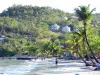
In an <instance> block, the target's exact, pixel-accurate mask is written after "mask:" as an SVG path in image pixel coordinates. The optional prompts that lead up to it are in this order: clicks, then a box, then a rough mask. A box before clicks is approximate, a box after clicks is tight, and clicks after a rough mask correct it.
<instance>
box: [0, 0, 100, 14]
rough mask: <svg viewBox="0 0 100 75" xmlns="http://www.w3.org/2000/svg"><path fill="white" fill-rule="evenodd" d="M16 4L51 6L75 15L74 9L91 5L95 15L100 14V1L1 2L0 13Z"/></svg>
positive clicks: (34, 0) (35, 0) (10, 0)
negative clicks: (94, 9)
mask: <svg viewBox="0 0 100 75" xmlns="http://www.w3.org/2000/svg"><path fill="white" fill-rule="evenodd" d="M14 4H17V5H18V4H22V5H32V6H50V7H52V8H57V9H61V10H63V11H65V12H70V13H74V9H75V8H77V7H78V6H80V5H86V6H87V5H89V4H90V9H93V8H96V11H95V12H94V13H100V3H99V0H1V1H0V13H1V12H2V11H3V10H6V9H7V8H8V7H10V6H12V5H14Z"/></svg>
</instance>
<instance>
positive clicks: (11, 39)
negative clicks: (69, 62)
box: [0, 5, 100, 56]
mask: <svg viewBox="0 0 100 75" xmlns="http://www.w3.org/2000/svg"><path fill="white" fill-rule="evenodd" d="M71 15H73V14H71V13H65V12H63V11H61V10H59V9H54V8H51V7H38V6H34V7H33V6H29V5H25V6H22V5H13V6H12V7H9V8H8V9H7V10H4V11H3V12H2V13H0V38H2V37H3V39H1V40H0V53H1V54H0V56H13V55H41V54H45V51H44V50H46V49H47V46H49V45H50V46H51V48H52V46H53V45H54V46H53V47H54V48H56V46H57V48H59V49H61V47H58V46H59V45H60V44H61V45H63V44H65V43H66V41H65V40H67V39H69V38H70V37H71V35H70V36H69V35H68V34H67V33H61V32H52V31H50V30H49V29H48V27H49V26H50V25H52V24H55V25H57V24H58V25H60V26H61V28H62V27H63V26H65V25H69V26H70V27H72V28H77V26H78V21H77V20H68V21H65V18H67V17H69V16H71ZM98 15H99V14H95V15H94V20H93V23H94V21H95V20H96V21H97V24H96V25H98V23H99V21H100V20H99V17H98ZM96 17H98V19H97V18H96ZM67 35H68V36H67ZM4 36H5V37H4ZM53 41H56V44H53V43H51V42H53ZM47 42H49V43H47ZM51 48H50V47H49V49H51ZM43 51H44V52H43ZM55 51H56V50H55ZM46 54H50V52H49V53H46Z"/></svg>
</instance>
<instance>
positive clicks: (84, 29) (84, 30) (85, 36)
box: [83, 23, 99, 63]
mask: <svg viewBox="0 0 100 75" xmlns="http://www.w3.org/2000/svg"><path fill="white" fill-rule="evenodd" d="M83 35H84V37H85V41H86V43H87V45H88V47H89V50H90V52H91V54H92V56H93V58H94V59H95V61H96V62H97V63H99V61H98V59H97V58H96V57H95V54H94V52H93V50H92V48H91V46H90V44H89V42H88V40H87V35H86V23H84V34H83Z"/></svg>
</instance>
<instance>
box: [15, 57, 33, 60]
mask: <svg viewBox="0 0 100 75" xmlns="http://www.w3.org/2000/svg"><path fill="white" fill-rule="evenodd" d="M16 59H17V60H32V59H33V58H32V57H17V58H16Z"/></svg>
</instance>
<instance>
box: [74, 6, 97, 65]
mask: <svg viewBox="0 0 100 75" xmlns="http://www.w3.org/2000/svg"><path fill="white" fill-rule="evenodd" d="M89 6H90V5H88V6H79V8H76V9H75V13H76V15H77V17H78V20H80V21H82V22H83V25H84V31H83V38H84V41H85V42H86V43H87V46H88V47H89V50H90V52H91V54H92V56H93V58H94V59H95V61H96V62H97V63H99V61H98V60H97V58H96V57H95V54H94V52H93V50H92V48H91V46H90V44H89V42H88V39H87V34H86V26H87V24H88V23H89V22H90V21H91V20H92V13H93V11H95V8H94V9H92V10H91V11H90V10H89Z"/></svg>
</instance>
